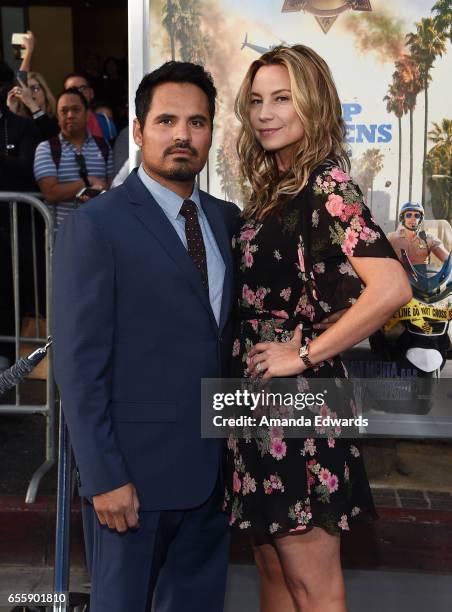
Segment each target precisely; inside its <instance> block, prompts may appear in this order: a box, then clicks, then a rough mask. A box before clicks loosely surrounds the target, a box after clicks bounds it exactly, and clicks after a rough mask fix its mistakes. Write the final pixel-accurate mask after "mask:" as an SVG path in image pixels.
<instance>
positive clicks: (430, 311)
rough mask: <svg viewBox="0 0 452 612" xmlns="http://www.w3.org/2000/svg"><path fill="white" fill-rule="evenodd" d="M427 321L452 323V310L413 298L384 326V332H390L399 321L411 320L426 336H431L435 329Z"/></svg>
mask: <svg viewBox="0 0 452 612" xmlns="http://www.w3.org/2000/svg"><path fill="white" fill-rule="evenodd" d="M426 319H430V320H432V321H450V320H452V308H449V307H447V306H446V307H444V308H441V307H438V306H429V305H428V304H423V303H422V302H419V300H416V299H415V298H413V299H412V300H410V301H409V302H408V304H405V306H402V307H401V308H400V309H399V311H398V312H396V313H395V315H394V316H393V317H391V318H390V319H389V321H388V322H387V323H386V324H385V325H384V327H383V330H384V331H389V330H390V329H392V328H393V327H394V326H395V325H397V323H398V322H399V321H407V320H409V321H410V322H411V323H412V324H413V325H416V327H419V328H420V329H422V331H423V332H424V334H431V333H432V331H433V329H432V326H431V325H430V324H429V322H428V321H426Z"/></svg>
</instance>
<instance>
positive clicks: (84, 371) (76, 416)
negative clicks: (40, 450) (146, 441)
mask: <svg viewBox="0 0 452 612" xmlns="http://www.w3.org/2000/svg"><path fill="white" fill-rule="evenodd" d="M114 283H115V267H114V257H113V250H112V248H111V245H110V244H109V243H108V241H107V240H106V239H105V238H104V237H103V235H102V233H101V231H100V230H99V229H98V228H97V227H96V226H95V224H94V223H93V222H92V220H91V219H90V217H89V216H88V215H87V214H86V213H84V212H83V211H81V210H80V211H77V212H75V213H73V214H71V215H69V216H68V217H67V219H66V220H65V222H64V223H63V225H62V227H61V229H60V231H59V232H58V237H57V241H56V247H55V257H54V295H53V308H54V355H55V378H56V382H57V384H58V387H59V390H60V394H61V399H62V406H63V412H64V415H65V418H66V421H67V425H68V429H69V435H70V438H71V443H72V446H73V449H74V454H75V459H76V462H77V465H78V468H79V472H80V483H79V486H80V494H81V495H82V496H85V497H89V496H92V495H97V494H99V493H103V492H106V491H111V490H112V489H116V488H118V487H120V486H122V485H124V484H126V483H127V482H130V481H131V479H130V477H129V475H128V473H127V469H126V466H125V463H124V459H123V457H122V454H121V452H120V449H119V448H118V445H117V442H116V440H115V434H114V431H113V425H112V420H111V415H110V409H109V404H110V401H111V380H112V350H113V333H114Z"/></svg>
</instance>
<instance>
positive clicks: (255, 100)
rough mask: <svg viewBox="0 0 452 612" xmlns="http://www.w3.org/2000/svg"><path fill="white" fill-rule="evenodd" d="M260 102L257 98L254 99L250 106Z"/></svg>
mask: <svg viewBox="0 0 452 612" xmlns="http://www.w3.org/2000/svg"><path fill="white" fill-rule="evenodd" d="M260 102H261V100H260V99H259V98H254V100H251V102H250V104H259V103H260Z"/></svg>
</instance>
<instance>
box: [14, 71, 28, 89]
mask: <svg viewBox="0 0 452 612" xmlns="http://www.w3.org/2000/svg"><path fill="white" fill-rule="evenodd" d="M27 77H28V72H27V71H26V70H16V83H17V84H18V85H19V87H22V85H21V83H20V81H22V83H23V84H24V85H27V86H28V80H27ZM19 79H20V81H19Z"/></svg>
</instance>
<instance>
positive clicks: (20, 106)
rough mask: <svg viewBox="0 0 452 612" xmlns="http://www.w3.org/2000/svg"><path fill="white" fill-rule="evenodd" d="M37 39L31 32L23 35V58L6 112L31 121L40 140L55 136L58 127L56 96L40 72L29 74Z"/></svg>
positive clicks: (9, 95)
mask: <svg viewBox="0 0 452 612" xmlns="http://www.w3.org/2000/svg"><path fill="white" fill-rule="evenodd" d="M35 45H36V38H35V37H34V35H33V32H31V31H30V30H29V31H28V32H27V33H26V34H24V35H23V36H22V41H21V46H22V48H23V49H24V56H23V59H22V63H21V64H20V68H19V70H18V71H17V72H16V84H15V86H14V87H12V88H11V89H10V90H9V92H8V99H7V104H8V108H9V110H10V111H11V112H12V113H14V114H16V115H20V116H22V117H26V118H27V119H28V118H31V119H33V123H34V125H35V126H36V128H37V130H38V132H39V140H40V141H43V140H47V139H48V138H52V137H54V136H56V135H57V134H58V132H59V131H60V128H59V126H58V121H57V118H56V115H55V111H56V102H55V97H54V95H53V93H52V91H51V89H50V87H49V86H48V84H47V82H46V80H45V78H44V77H43V75H42V74H40V73H39V72H35V71H31V58H32V55H33V51H34V48H35Z"/></svg>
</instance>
